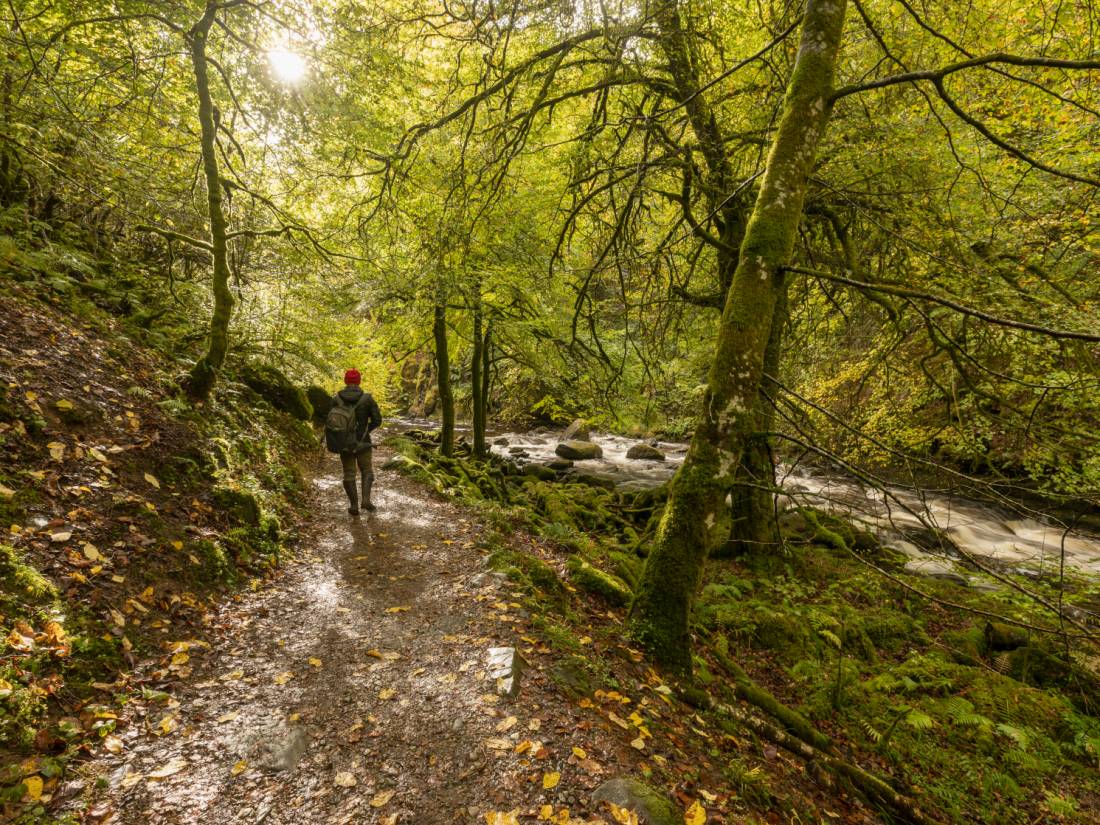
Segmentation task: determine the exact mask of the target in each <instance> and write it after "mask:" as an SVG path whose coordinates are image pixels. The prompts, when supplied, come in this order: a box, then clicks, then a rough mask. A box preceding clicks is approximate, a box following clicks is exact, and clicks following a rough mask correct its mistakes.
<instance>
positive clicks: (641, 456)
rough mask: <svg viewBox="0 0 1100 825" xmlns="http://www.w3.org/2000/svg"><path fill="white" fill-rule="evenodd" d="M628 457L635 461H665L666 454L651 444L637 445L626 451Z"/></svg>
mask: <svg viewBox="0 0 1100 825" xmlns="http://www.w3.org/2000/svg"><path fill="white" fill-rule="evenodd" d="M626 457H627V458H629V459H631V460H634V461H664V460H665V454H664V453H662V452H661V451H660V450H658V449H657V448H656V447H654V446H652V445H650V444H635V445H634V446H633V447H631V448H630V449H629V450H627V451H626Z"/></svg>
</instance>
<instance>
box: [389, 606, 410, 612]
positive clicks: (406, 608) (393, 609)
mask: <svg viewBox="0 0 1100 825" xmlns="http://www.w3.org/2000/svg"><path fill="white" fill-rule="evenodd" d="M408 609H409V608H408V607H387V608H386V612H387V613H404V612H405V611H406V610H408Z"/></svg>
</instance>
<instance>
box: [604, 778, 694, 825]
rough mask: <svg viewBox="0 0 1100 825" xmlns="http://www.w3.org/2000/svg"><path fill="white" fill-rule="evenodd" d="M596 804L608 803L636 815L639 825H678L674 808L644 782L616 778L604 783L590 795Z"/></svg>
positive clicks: (678, 821)
mask: <svg viewBox="0 0 1100 825" xmlns="http://www.w3.org/2000/svg"><path fill="white" fill-rule="evenodd" d="M592 799H593V800H594V801H596V802H610V803H611V804H612V805H618V806H619V807H620V808H626V809H627V810H628V811H633V812H634V813H636V814H637V815H638V822H639V823H641V825H680V823H682V821H683V820H682V819H681V818H680V817H679V816H677V813H676V808H675V807H674V806H673V804H672V803H671V802H670V801H669V800H668V797H666V796H665V795H664V794H663V793H661V792H660V791H658V790H656V789H654V788H651V787H650V786H649V785H647V784H645V783H644V782H639V781H638V780H637V779H631V778H630V777H627V776H617V777H615V778H614V779H611V780H608V781H607V782H604V783H603V784H602V785H600V787H598V788H596V792H595V793H593V794H592Z"/></svg>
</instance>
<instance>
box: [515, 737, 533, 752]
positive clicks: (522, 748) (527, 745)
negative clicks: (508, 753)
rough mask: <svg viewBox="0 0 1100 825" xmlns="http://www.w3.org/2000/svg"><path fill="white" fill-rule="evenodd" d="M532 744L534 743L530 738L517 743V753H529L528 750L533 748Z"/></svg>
mask: <svg viewBox="0 0 1100 825" xmlns="http://www.w3.org/2000/svg"><path fill="white" fill-rule="evenodd" d="M531 744H532V743H531V740H530V739H524V740H523V741H522V742H520V743H519V744H518V745H516V753H527V751H529V750H531Z"/></svg>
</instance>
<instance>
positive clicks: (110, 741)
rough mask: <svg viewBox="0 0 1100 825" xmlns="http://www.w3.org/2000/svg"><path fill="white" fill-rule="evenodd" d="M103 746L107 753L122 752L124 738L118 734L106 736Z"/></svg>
mask: <svg viewBox="0 0 1100 825" xmlns="http://www.w3.org/2000/svg"><path fill="white" fill-rule="evenodd" d="M103 747H104V748H105V749H106V751H107V753H113V754H120V753H122V740H121V739H119V738H118V737H117V736H104V737H103Z"/></svg>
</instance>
